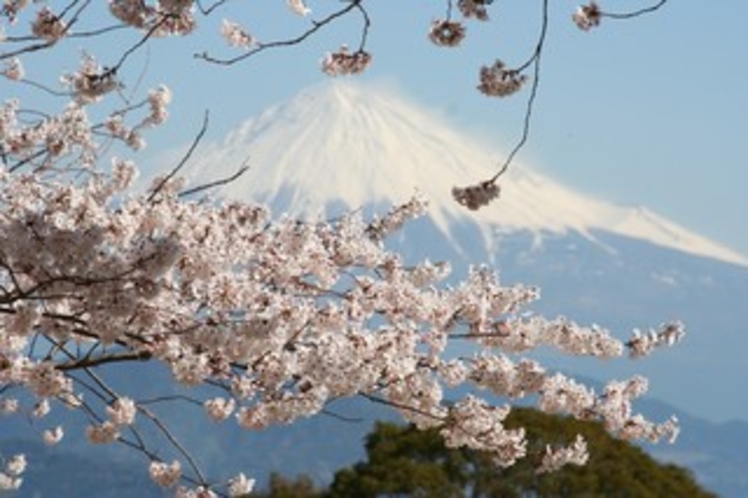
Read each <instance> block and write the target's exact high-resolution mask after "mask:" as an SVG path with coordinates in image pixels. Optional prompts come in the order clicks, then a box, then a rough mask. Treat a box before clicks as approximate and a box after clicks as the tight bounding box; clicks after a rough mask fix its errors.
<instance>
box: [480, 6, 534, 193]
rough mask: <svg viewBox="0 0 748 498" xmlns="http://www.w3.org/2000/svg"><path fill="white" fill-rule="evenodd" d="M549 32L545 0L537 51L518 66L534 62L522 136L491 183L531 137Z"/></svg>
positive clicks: (504, 170) (519, 69)
mask: <svg viewBox="0 0 748 498" xmlns="http://www.w3.org/2000/svg"><path fill="white" fill-rule="evenodd" d="M547 32H548V0H543V20H542V25H541V28H540V36H539V37H538V43H537V45H536V46H535V51H534V53H533V55H532V57H531V58H530V59H529V60H528V61H527V62H526V63H525V64H523V65H522V66H520V67H519V68H518V71H522V70H524V69H525V68H527V67H528V65H530V64H533V78H532V85H531V87H530V96H529V97H528V99H527V106H526V107H525V117H524V122H523V124H522V136H521V137H520V139H519V141H518V142H517V143H516V144H515V146H514V148H513V149H512V151H511V152H510V153H509V156H508V157H507V158H506V160H504V162H503V163H502V165H501V167H500V168H499V170H498V171H497V172H496V174H495V175H494V176H493V177H491V179H490V180H489V183H494V182H496V180H498V179H499V177H500V176H501V175H503V174H504V173H506V171H507V170H508V169H509V166H510V165H511V164H512V161H514V157H515V156H516V155H517V153H519V151H520V150H521V149H522V147H524V146H525V144H526V143H527V139H528V138H529V137H530V125H531V123H532V112H533V109H534V107H535V98H536V97H537V94H538V86H539V84H540V58H541V56H542V54H543V46H544V44H545V37H546V34H547Z"/></svg>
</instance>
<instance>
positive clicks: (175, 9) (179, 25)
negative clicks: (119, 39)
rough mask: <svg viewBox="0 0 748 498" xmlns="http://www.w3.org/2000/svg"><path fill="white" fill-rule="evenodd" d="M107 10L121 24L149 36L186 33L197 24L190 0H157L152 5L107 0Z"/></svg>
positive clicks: (124, 0) (121, 0)
mask: <svg viewBox="0 0 748 498" xmlns="http://www.w3.org/2000/svg"><path fill="white" fill-rule="evenodd" d="M109 10H110V12H111V13H112V15H113V16H114V17H116V18H117V19H119V20H120V21H122V22H123V23H125V24H127V25H129V26H132V27H135V28H139V29H143V30H146V31H148V32H149V33H150V34H151V35H153V36H166V35H177V36H183V35H188V34H190V33H191V32H192V31H193V30H194V29H195V28H196V26H197V22H196V19H195V2H194V0H159V1H158V2H155V5H154V6H151V5H148V4H147V3H146V2H143V1H140V0H110V2H109Z"/></svg>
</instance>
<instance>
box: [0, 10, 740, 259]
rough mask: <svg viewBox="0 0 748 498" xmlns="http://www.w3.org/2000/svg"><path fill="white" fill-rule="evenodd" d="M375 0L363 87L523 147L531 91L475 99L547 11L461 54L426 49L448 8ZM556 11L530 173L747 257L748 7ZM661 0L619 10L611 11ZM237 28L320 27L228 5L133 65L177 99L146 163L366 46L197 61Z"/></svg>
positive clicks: (308, 47)
mask: <svg viewBox="0 0 748 498" xmlns="http://www.w3.org/2000/svg"><path fill="white" fill-rule="evenodd" d="M53 3H54V2H53ZM102 3H103V2H102ZM369 3H370V4H371V5H370V6H369V9H370V10H369V12H370V15H371V20H372V26H371V31H370V36H369V44H368V46H367V47H368V49H369V51H370V52H372V53H373V55H374V63H373V65H372V66H371V68H370V70H369V71H367V73H366V74H365V75H363V76H360V77H359V78H361V79H362V80H364V81H374V82H379V83H380V84H386V85H390V86H395V87H397V88H399V89H400V91H401V92H402V93H403V94H405V95H406V96H408V97H410V98H412V99H413V100H415V101H416V102H418V103H420V104H422V105H424V106H427V107H429V108H431V109H434V110H436V111H437V112H439V113H442V114H443V115H444V116H445V117H446V118H447V119H448V120H449V121H450V122H451V123H453V124H454V125H455V126H457V127H459V128H462V129H464V130H466V131H469V132H470V133H472V134H475V135H476V136H478V137H479V138H481V139H482V140H484V141H485V142H486V143H488V144H489V145H493V146H495V147H496V149H497V150H506V149H508V148H509V147H511V146H512V145H513V143H514V141H515V140H516V139H517V138H518V137H519V135H520V131H521V120H522V110H523V107H524V101H525V98H526V93H521V94H519V95H516V96H514V97H512V98H510V99H503V100H502V99H489V98H486V97H484V96H483V95H481V94H480V93H478V92H477V91H476V90H475V85H476V81H477V71H478V68H479V67H480V66H481V65H482V64H486V63H488V64H490V63H492V62H493V60H494V59H495V58H497V57H499V58H502V59H503V60H505V61H506V62H507V63H508V64H509V65H515V64H518V63H521V62H524V60H525V59H526V57H527V56H528V55H529V54H530V53H531V51H532V49H533V46H534V43H535V36H536V33H537V32H538V29H539V19H540V18H539V14H540V1H536V2H509V1H503V2H502V1H496V2H495V3H494V5H492V7H491V10H490V14H491V17H492V19H491V21H490V22H488V23H478V22H476V21H472V22H468V23H467V27H468V37H467V39H466V40H465V41H464V42H463V44H462V45H461V46H460V47H458V48H455V49H445V48H438V47H436V46H434V45H433V44H431V43H430V42H429V41H428V39H427V37H426V32H427V29H428V26H429V23H430V22H431V20H432V19H434V18H437V17H441V16H443V15H444V12H445V10H446V2H444V1H433V0H412V1H410V2H395V1H394V0H389V1H388V0H380V1H378V2H369ZM406 3H407V5H406ZM550 3H551V5H550V8H551V17H550V21H551V22H550V30H549V33H548V40H547V46H546V50H545V53H544V57H543V68H542V75H541V83H540V85H541V86H540V93H539V96H538V100H537V105H536V109H535V114H534V121H533V125H532V126H533V128H532V134H531V137H530V141H529V143H528V145H527V147H526V148H525V149H524V151H523V152H522V154H521V155H520V157H519V160H520V162H525V163H527V164H530V165H531V166H532V167H533V168H535V169H537V170H539V171H541V172H543V173H545V174H547V175H549V176H551V177H553V178H554V179H556V180H558V181H560V182H562V183H564V184H566V185H568V186H570V187H572V188H575V189H577V190H580V191H583V192H585V193H588V194H593V195H595V196H598V197H600V198H603V199H606V200H609V201H612V202H616V203H622V204H640V205H645V206H647V207H649V208H651V209H653V210H655V211H657V212H658V213H660V214H663V215H665V216H666V217H669V218H671V219H672V220H674V221H676V222H678V223H679V224H681V225H683V226H685V227H687V228H689V229H691V230H694V231H696V232H699V233H701V234H703V235H706V236H708V237H710V238H713V239H714V240H716V241H719V242H722V243H724V244H726V245H728V246H729V247H732V248H734V249H736V250H738V251H740V252H742V253H743V254H746V255H748V226H747V224H746V222H745V216H746V213H748V195H746V194H745V189H746V185H748V161H747V160H746V159H745V151H744V146H745V142H746V140H748V136H747V133H746V132H748V95H746V90H745V89H746V88H748V68H746V65H745V55H744V52H743V47H745V46H746V45H747V42H748V31H746V30H745V26H744V24H745V21H744V19H746V18H748V3H746V2H744V1H742V0H725V1H722V2H719V6H718V7H716V6H712V9H711V10H709V9H708V6H707V5H706V4H705V3H704V2H687V1H677V0H671V1H670V2H668V3H667V4H666V5H665V6H664V7H663V8H662V9H661V10H659V11H658V12H656V13H654V14H650V15H648V16H645V17H641V18H638V19H634V20H631V21H623V22H621V21H618V22H616V21H612V20H603V23H602V25H601V26H600V28H598V29H596V30H593V31H592V32H589V33H584V32H581V31H579V30H578V29H577V28H576V27H575V26H574V25H573V24H572V23H571V20H570V15H571V13H572V12H573V11H574V9H575V8H576V5H577V4H576V2H571V1H552V2H550ZM651 3H652V0H650V1H642V2H632V1H625V2H624V1H622V0H608V1H604V2H602V7H603V8H604V9H609V10H623V9H630V8H636V7H638V6H645V5H649V4H651ZM308 5H309V6H310V7H311V8H312V10H313V11H314V12H315V14H320V15H321V14H324V13H326V12H329V11H330V9H335V8H338V7H339V4H338V3H337V2H333V1H331V0H308ZM224 17H227V18H231V19H234V20H236V21H239V22H241V23H242V24H243V25H244V26H245V27H247V28H248V30H249V31H250V32H251V33H252V34H253V35H254V36H256V37H257V38H258V39H260V40H261V41H265V42H268V41H273V40H276V39H283V38H287V37H293V36H295V35H297V34H299V33H301V32H302V31H303V30H305V29H306V28H307V27H308V26H309V19H304V18H301V17H298V16H295V15H294V14H292V13H291V12H290V11H289V10H288V9H287V7H286V6H285V1H283V0H272V1H271V0H264V1H263V2H234V3H231V2H229V3H228V4H226V6H225V7H222V8H220V9H218V10H217V11H216V12H214V14H213V15H212V17H211V18H209V19H202V20H201V21H200V22H201V26H200V29H199V30H198V33H197V34H196V35H193V36H191V37H189V38H185V39H165V40H158V41H157V42H156V43H154V44H151V47H150V48H149V49H148V50H147V51H140V52H138V53H137V54H135V56H133V57H132V58H131V59H130V60H129V61H128V66H127V67H126V68H125V70H124V73H123V74H124V75H125V83H126V84H128V86H129V89H132V88H133V87H134V86H136V85H137V82H136V80H137V79H138V77H140V76H141V73H143V74H142V80H143V81H142V83H141V85H142V87H146V86H150V85H153V84H156V83H160V82H163V83H166V84H167V85H168V86H170V87H171V88H172V89H173V91H174V97H175V101H174V104H173V106H172V110H171V114H172V117H171V120H170V122H169V123H168V124H167V125H166V126H165V127H164V128H163V129H161V130H158V131H157V132H155V133H152V134H150V135H149V136H148V137H146V138H147V139H148V141H149V142H150V148H149V150H148V151H147V152H145V153H143V155H142V156H141V157H142V158H143V162H145V163H147V162H148V160H147V159H148V158H149V157H153V156H154V154H155V153H158V152H160V151H162V150H164V149H167V148H171V147H174V146H176V145H178V144H182V143H185V142H188V141H189V140H191V138H192V136H193V135H194V134H195V133H196V131H197V130H198V128H199V126H200V121H201V119H202V113H203V112H204V111H205V110H206V109H209V110H210V112H211V127H210V130H209V132H208V137H209V138H220V137H222V136H223V135H224V134H225V133H226V132H227V131H229V130H230V129H232V128H233V127H235V126H237V125H238V124H239V123H240V122H242V121H243V120H244V119H247V118H249V117H251V116H253V115H256V114H257V113H259V112H260V111H261V110H263V109H264V108H266V107H268V106H269V105H272V104H274V103H276V102H278V101H281V100H284V99H286V98H289V97H291V96H292V95H294V94H295V93H296V92H297V91H299V90H300V89H301V88H304V87H306V86H308V85H312V84H316V83H318V82H320V81H323V80H324V79H326V78H328V77H327V76H325V75H324V74H322V73H321V71H320V70H319V64H318V61H319V59H320V58H321V57H322V56H323V55H324V54H325V53H326V52H327V51H329V50H334V49H336V48H337V47H339V46H340V44H341V43H348V44H350V45H352V46H355V45H356V44H357V42H358V37H359V33H360V26H361V22H360V18H359V17H358V16H356V15H351V16H349V17H348V18H345V19H343V20H341V22H340V23H338V24H337V25H335V26H331V27H329V28H328V29H324V30H321V31H320V32H319V33H318V35H317V36H315V37H314V38H312V39H310V40H309V41H308V42H306V43H304V44H303V45H299V46H294V47H289V48H281V49H277V50H271V51H267V52H264V53H261V54H259V55H257V56H256V57H253V58H250V59H248V60H246V61H244V62H241V63H239V64H237V65H235V66H231V67H220V66H215V65H210V64H207V63H205V62H202V61H199V60H195V59H194V58H193V57H192V55H193V53H195V52H201V51H203V50H206V49H207V50H209V51H210V52H211V53H214V54H217V55H220V54H225V55H234V54H236V53H237V52H236V51H235V50H236V49H234V50H232V49H230V48H228V47H226V46H225V45H224V44H223V43H222V41H221V39H220V37H219V35H218V30H219V26H220V22H221V20H222V19H223V18H224ZM123 40H124V38H123V37H122V35H120V34H116V35H112V36H109V37H105V38H101V39H99V40H98V41H96V42H95V43H93V44H92V43H90V42H88V41H82V40H78V41H73V42H69V48H70V49H72V50H75V51H79V50H80V49H82V48H86V49H87V50H89V51H90V52H92V53H93V54H94V55H97V56H99V57H100V58H101V60H102V62H106V61H107V60H110V59H113V57H114V54H116V53H117V51H118V50H120V51H121V47H122V46H123V45H122V44H121V43H122V42H123ZM33 57H34V58H36V59H34V58H32V57H29V58H28V59H29V60H27V61H26V66H27V72H28V73H29V76H30V77H32V78H37V79H42V80H46V81H53V80H54V79H55V78H56V75H52V73H51V70H54V69H56V68H60V67H67V68H68V69H73V68H74V66H75V65H77V62H76V58H75V57H72V58H62V59H60V58H57V57H50V56H46V55H43V54H40V55H34V56H33ZM35 64H36V65H35ZM50 78H51V79H50ZM7 85H8V83H5V82H0V91H1V92H2V94H3V99H4V96H5V94H7V93H11V91H10V89H9V88H7ZM13 93H15V90H13ZM497 159H500V157H497Z"/></svg>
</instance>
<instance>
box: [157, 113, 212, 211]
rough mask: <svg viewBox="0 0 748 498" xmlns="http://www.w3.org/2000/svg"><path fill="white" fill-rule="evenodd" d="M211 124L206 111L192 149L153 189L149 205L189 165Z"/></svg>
mask: <svg viewBox="0 0 748 498" xmlns="http://www.w3.org/2000/svg"><path fill="white" fill-rule="evenodd" d="M209 122H210V114H209V112H208V111H207V110H206V111H205V113H204V114H203V123H202V125H201V126H200V131H198V132H197V135H195V138H194V140H192V144H190V148H189V149H188V150H187V152H186V153H185V155H184V156H182V159H181V160H180V161H179V164H177V165H176V166H175V167H174V168H173V169H172V170H171V171H170V172H169V174H168V175H166V176H165V177H164V178H163V179H162V180H161V181H160V182H159V183H158V185H156V188H154V189H153V192H151V195H149V196H148V200H147V202H148V203H151V202H153V199H154V198H155V197H156V196H157V195H158V193H159V192H161V190H162V189H163V188H164V186H165V185H166V184H167V183H168V182H169V180H171V179H172V178H174V175H176V174H177V173H179V170H181V169H182V168H183V167H184V165H185V164H187V161H189V159H190V157H192V154H193V153H194V152H195V149H197V146H198V145H199V144H200V142H201V141H202V139H203V137H204V136H205V132H206V131H208V123H209Z"/></svg>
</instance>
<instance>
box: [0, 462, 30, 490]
mask: <svg viewBox="0 0 748 498" xmlns="http://www.w3.org/2000/svg"><path fill="white" fill-rule="evenodd" d="M3 463H4V465H3V468H2V470H0V491H12V490H16V489H18V488H20V487H21V484H22V483H23V478H22V477H21V475H22V474H23V472H24V471H25V470H26V457H25V456H24V455H20V454H19V455H14V456H13V457H11V458H9V459H7V460H5V461H4V462H3Z"/></svg>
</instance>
